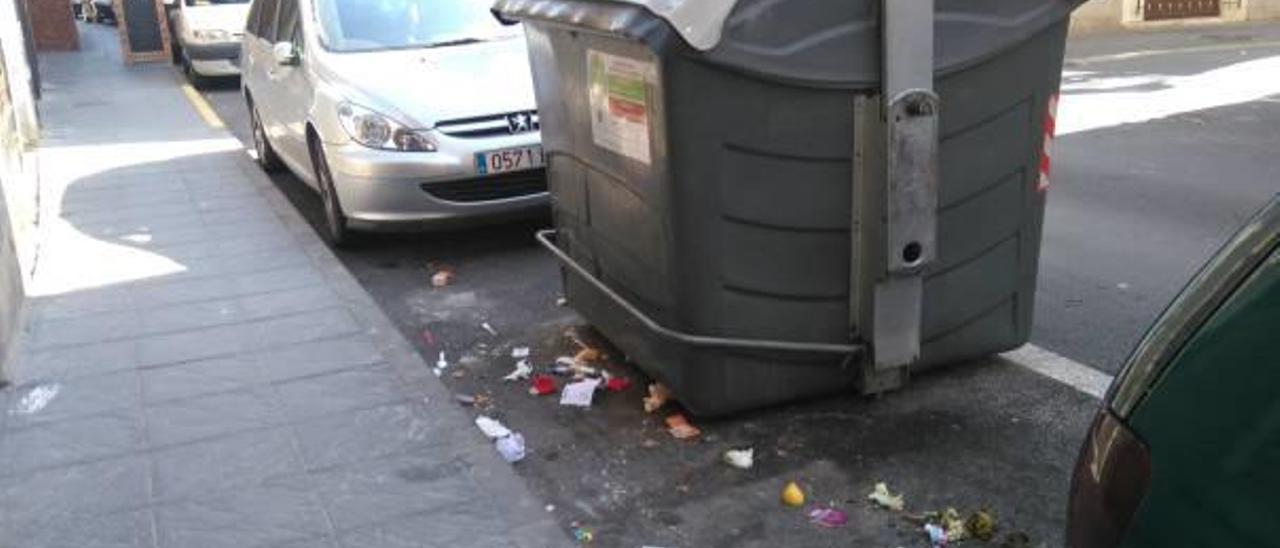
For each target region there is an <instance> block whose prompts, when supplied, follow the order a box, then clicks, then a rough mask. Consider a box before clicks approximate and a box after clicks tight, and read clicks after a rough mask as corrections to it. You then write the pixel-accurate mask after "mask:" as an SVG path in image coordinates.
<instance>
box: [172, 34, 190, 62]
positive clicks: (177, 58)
mask: <svg viewBox="0 0 1280 548" xmlns="http://www.w3.org/2000/svg"><path fill="white" fill-rule="evenodd" d="M170 43H172V44H173V48H171V49H172V50H173V64H175V65H182V64H185V62H186V61H185V59H186V58H187V56H185V55H183V54H182V44H179V43H178V40H177V38H176V37H171V38H170ZM183 68H185V67H183Z"/></svg>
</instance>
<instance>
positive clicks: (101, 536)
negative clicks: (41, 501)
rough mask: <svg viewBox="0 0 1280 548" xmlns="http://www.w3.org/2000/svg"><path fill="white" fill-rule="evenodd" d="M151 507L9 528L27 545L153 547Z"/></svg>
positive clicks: (17, 541) (30, 547)
mask: <svg viewBox="0 0 1280 548" xmlns="http://www.w3.org/2000/svg"><path fill="white" fill-rule="evenodd" d="M152 520H153V517H152V515H151V511H150V510H142V511H133V512H116V513H112V514H107V515H97V516H95V515H88V516H86V515H74V516H52V517H50V518H49V519H43V520H34V521H30V522H26V523H23V524H21V525H20V526H16V527H15V528H14V529H13V530H10V531H6V532H5V533H4V534H5V538H8V539H11V542H14V544H12V546H22V547H24V548H153V547H154V546H155V542H154V540H153V535H152V530H153V521H152Z"/></svg>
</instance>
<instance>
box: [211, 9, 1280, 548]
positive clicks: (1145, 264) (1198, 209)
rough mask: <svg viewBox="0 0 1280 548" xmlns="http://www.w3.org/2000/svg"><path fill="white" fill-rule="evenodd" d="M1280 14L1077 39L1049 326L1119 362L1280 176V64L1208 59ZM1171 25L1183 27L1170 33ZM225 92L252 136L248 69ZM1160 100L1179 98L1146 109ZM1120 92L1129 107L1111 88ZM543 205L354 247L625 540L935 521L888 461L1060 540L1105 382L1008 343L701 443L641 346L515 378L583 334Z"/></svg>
mask: <svg viewBox="0 0 1280 548" xmlns="http://www.w3.org/2000/svg"><path fill="white" fill-rule="evenodd" d="M1277 29H1280V27H1277V28H1272V27H1235V28H1229V29H1226V30H1223V29H1222V28H1218V29H1211V30H1184V31H1174V32H1164V33H1144V34H1129V35H1122V36H1113V37H1106V36H1102V37H1098V36H1094V37H1088V38H1086V39H1082V40H1077V41H1074V42H1073V43H1072V44H1071V47H1070V48H1069V50H1070V52H1071V53H1070V54H1069V58H1071V59H1072V60H1071V61H1069V62H1068V66H1067V72H1066V76H1065V77H1064V87H1063V92H1062V97H1063V106H1062V108H1061V109H1060V113H1059V119H1060V122H1059V123H1060V126H1062V127H1064V131H1063V132H1062V134H1061V135H1060V137H1059V138H1058V139H1057V140H1056V141H1055V144H1054V149H1053V162H1054V167H1053V174H1052V187H1051V189H1050V191H1049V192H1050V195H1049V196H1050V197H1049V202H1048V203H1049V206H1048V212H1047V219H1046V224H1045V231H1044V247H1043V253H1042V256H1041V268H1040V285H1039V290H1038V293H1037V299H1038V302H1037V307H1036V314H1037V317H1036V327H1035V329H1034V331H1033V337H1032V340H1033V342H1035V343H1036V344H1038V345H1040V346H1043V347H1046V348H1048V349H1051V350H1053V351H1055V352H1057V353H1060V354H1062V355H1064V356H1067V357H1069V358H1072V359H1074V360H1077V361H1080V362H1083V363H1085V364H1087V365H1090V366H1092V367H1096V368H1098V369H1100V370H1102V371H1106V372H1114V371H1115V370H1116V368H1117V367H1118V366H1119V364H1120V362H1121V360H1122V359H1123V358H1124V356H1125V354H1126V353H1127V352H1128V350H1129V348H1130V347H1131V346H1132V344H1133V343H1134V342H1135V341H1136V339H1137V338H1138V337H1139V336H1141V334H1142V332H1143V330H1144V329H1145V328H1146V327H1147V325H1149V324H1150V322H1151V321H1152V319H1153V318H1154V317H1155V316H1156V315H1157V314H1158V313H1159V312H1160V310H1161V309H1162V308H1163V307H1164V306H1165V305H1166V303H1167V302H1168V301H1169V300H1170V299H1171V298H1172V297H1173V296H1174V295H1175V294H1176V292H1177V291H1178V289H1179V288H1180V287H1181V286H1182V285H1183V284H1184V283H1185V282H1186V280H1187V279H1188V278H1189V277H1190V276H1191V274H1192V273H1194V271H1195V269H1196V268H1197V267H1198V265H1199V264H1201V263H1202V262H1203V261H1204V260H1205V259H1206V258H1207V257H1208V255H1209V254H1210V253H1212V251H1213V250H1214V249H1215V248H1216V246H1217V245H1218V244H1219V243H1220V242H1222V241H1223V240H1224V239H1225V238H1226V237H1227V236H1228V235H1229V234H1230V233H1231V232H1232V231H1234V230H1235V228H1236V227H1237V226H1238V225H1239V224H1240V223H1241V222H1242V221H1243V219H1245V218H1246V217H1247V216H1248V215H1249V214H1250V213H1251V212H1252V211H1253V210H1254V209H1256V208H1257V207H1258V206H1259V205H1260V204H1261V203H1262V202H1263V201H1264V200H1265V199H1266V198H1267V197H1269V196H1271V195H1273V194H1275V193H1276V192H1277V191H1278V190H1280V182H1278V181H1280V162H1276V161H1275V158H1274V154H1275V152H1276V143H1280V99H1277V97H1280V95H1277V94H1280V82H1276V81H1274V76H1271V77H1270V80H1271V81H1270V84H1271V85H1272V86H1273V87H1274V88H1275V89H1273V90H1271V92H1270V93H1265V89H1264V91H1263V92H1262V93H1261V94H1259V93H1253V94H1244V93H1242V94H1232V93H1222V92H1221V90H1220V92H1217V93H1210V91H1211V90H1207V89H1204V88H1203V86H1204V81H1205V80H1206V79H1207V80H1211V81H1213V82H1216V84H1215V85H1217V86H1219V88H1221V87H1222V86H1228V87H1229V86H1240V87H1241V88H1250V87H1251V86H1252V87H1255V88H1256V87H1258V85H1257V84H1258V82H1257V81H1258V80H1259V79H1261V80H1262V81H1263V82H1264V83H1266V81H1267V80H1268V77H1267V74H1268V73H1267V72H1265V71H1266V69H1267V68H1269V67H1268V66H1267V65H1265V63H1267V62H1269V61H1268V59H1272V58H1280V30H1277ZM1170 48H1173V49H1177V50H1179V51H1165V52H1163V53H1160V52H1157V53H1151V52H1150V51H1149V50H1167V49H1170ZM1133 52H1146V53H1141V54H1137V55H1134V54H1133ZM1249 62H1255V64H1256V63H1263V65H1262V66H1260V67H1259V66H1255V65H1248V63H1249ZM1240 66H1243V68H1239V67H1240ZM1232 67H1237V68H1236V69H1233V68H1232ZM1221 70H1227V72H1213V71H1221ZM1250 71H1263V72H1261V76H1258V75H1253V73H1251V72H1250ZM1241 73H1243V74H1241ZM1206 74H1207V76H1203V77H1201V78H1199V79H1197V76H1200V75H1206ZM1270 74H1275V72H1272V73H1270ZM1251 75H1252V76H1251ZM1232 78H1235V79H1232ZM1197 86H1202V87H1197ZM205 96H206V97H207V98H208V99H209V101H210V102H211V103H212V104H213V106H214V108H215V109H216V110H217V112H218V114H219V115H221V117H222V118H223V119H224V120H225V121H226V123H227V125H228V127H229V128H230V129H231V130H232V131H233V133H235V134H236V135H237V137H239V138H240V139H241V140H242V141H244V142H246V143H248V142H249V141H248V137H249V136H248V122H247V113H246V112H245V110H244V106H243V101H242V100H241V99H240V96H239V94H238V93H237V90H236V84H235V83H234V82H229V83H226V84H225V85H223V86H219V87H216V88H214V89H208V90H206V91H205ZM1151 104H1160V105H1176V106H1177V108H1174V109H1173V112H1154V113H1151V114H1150V115H1149V116H1147V117H1145V118H1143V117H1140V116H1138V117H1135V116H1132V114H1133V113H1135V112H1142V111H1143V110H1142V109H1143V108H1145V107H1144V105H1151ZM1117 105H1118V106H1119V107H1120V108H1122V112H1121V114H1123V116H1121V115H1118V114H1115V113H1112V112H1111V111H1109V110H1107V109H1109V108H1113V107H1116V106H1117ZM1125 105H1131V106H1129V107H1125ZM1133 105H1136V106H1133ZM1068 116H1070V117H1071V118H1070V119H1071V120H1072V121H1070V122H1068V121H1067V120H1066V119H1064V118H1066V117H1068ZM1126 116H1128V117H1127V118H1126ZM1120 121H1128V123H1123V124H1120V123H1118V122H1120ZM273 180H274V181H275V182H276V184H277V186H279V187H280V188H281V189H282V190H283V191H284V192H285V193H286V194H287V195H288V196H289V197H290V199H291V200H292V201H293V202H294V204H295V205H296V206H297V207H298V208H299V210H301V211H302V213H303V215H304V216H306V217H307V218H308V220H310V221H312V223H313V224H315V223H318V222H319V219H320V217H319V215H320V213H319V211H320V209H319V202H318V200H317V199H316V197H315V196H314V194H313V193H311V192H310V191H309V190H308V189H306V188H305V187H304V185H303V184H302V183H301V182H300V181H298V180H297V179H296V178H294V177H292V176H289V175H276V176H274V177H273ZM540 224H541V223H538V222H531V223H523V224H517V225H506V226H497V227H489V228H484V229H479V230H470V231H451V232H441V233H430V234H419V235H399V236H378V237H371V238H367V239H365V241H364V242H363V243H362V244H361V245H360V246H358V247H356V248H354V249H352V250H343V251H339V252H338V256H339V258H340V259H341V260H342V261H343V262H344V264H346V266H347V267H348V268H349V269H350V270H351V271H352V272H353V273H354V274H355V276H356V277H357V278H358V279H359V280H360V281H361V283H363V284H364V286H365V288H366V289H367V290H368V291H369V292H370V293H371V294H373V296H374V297H375V299H377V300H378V302H379V303H380V304H381V305H382V306H383V308H384V310H385V311H386V312H387V314H388V315H389V316H390V317H391V318H392V319H393V320H394V321H395V322H396V323H397V324H398V325H399V326H400V328H401V329H402V331H403V333H404V334H405V335H406V336H407V337H409V338H410V340H411V341H413V342H414V343H415V344H416V345H417V346H418V348H419V350H420V351H421V352H422V353H423V355H424V356H425V357H427V358H428V361H429V362H434V361H435V360H436V357H437V355H438V353H439V352H441V351H444V352H445V354H446V356H447V358H448V359H449V361H450V362H452V363H455V364H456V366H455V367H454V368H453V369H452V370H453V371H460V372H461V373H456V375H458V376H455V374H454V373H451V374H446V375H445V376H444V377H443V380H444V381H445V383H446V385H448V386H449V387H450V388H451V389H453V390H454V391H455V392H457V393H464V394H485V395H488V396H489V397H490V398H491V400H492V407H491V408H489V410H488V411H489V412H490V413H491V414H494V415H495V416H498V417H500V418H501V419H502V420H504V421H505V422H506V423H507V424H508V425H509V426H511V427H513V428H515V429H517V430H519V431H521V432H523V433H524V435H525V436H526V438H527V440H528V442H529V447H530V449H531V457H530V458H529V459H528V460H526V461H524V462H522V463H520V464H519V465H518V469H519V471H520V474H521V475H522V477H524V478H525V479H526V481H528V482H529V484H530V485H531V487H532V488H533V490H534V492H535V493H537V494H538V495H539V496H541V497H543V498H544V499H545V500H546V501H547V504H549V505H551V506H552V507H553V508H551V511H553V512H554V513H555V515H556V517H557V519H558V520H560V521H561V523H562V524H564V525H565V527H569V526H570V523H572V522H574V521H578V522H581V523H582V524H583V525H585V526H587V527H589V528H591V529H593V530H594V531H595V534H596V538H597V539H598V541H599V544H600V545H603V546H640V545H652V546H780V545H786V546H848V545H850V542H851V541H852V543H853V544H854V545H866V546H899V545H902V546H913V545H914V546H923V545H925V543H924V541H923V539H922V537H921V535H920V534H919V532H918V531H917V530H916V529H915V528H914V527H912V526H909V525H908V524H906V523H905V522H904V521H903V520H901V519H900V518H898V517H896V516H893V515H890V514H887V513H884V512H880V511H876V510H874V509H871V508H869V507H868V506H867V505H866V504H865V502H864V501H863V497H864V495H865V493H866V492H867V491H868V490H869V489H870V488H871V485H872V484H873V483H874V482H875V481H887V482H889V484H890V486H891V487H892V488H893V489H894V490H895V491H902V492H903V493H905V494H906V496H907V503H908V507H909V508H910V509H912V510H917V511H919V510H926V509H936V508H940V507H944V506H957V507H961V508H970V509H976V508H980V507H985V508H990V509H992V510H994V511H995V512H996V514H997V515H998V516H999V518H1000V522H1001V526H1002V529H1003V530H1005V531H1014V530H1016V531H1025V532H1027V533H1029V534H1030V535H1031V536H1032V538H1033V539H1035V540H1036V541H1037V542H1043V543H1045V544H1046V545H1050V546H1052V545H1060V544H1061V538H1062V537H1061V535H1062V525H1063V511H1064V510H1063V508H1064V501H1065V492H1066V486H1067V481H1068V476H1069V471H1070V466H1071V464H1072V462H1073V461H1074V458H1075V453H1076V451H1077V449H1078V447H1079V440H1080V437H1081V435H1082V433H1083V431H1084V428H1085V427H1086V426H1087V422H1088V420H1089V419H1090V415H1091V414H1092V412H1093V410H1094V409H1095V408H1096V405H1097V403H1096V400H1094V399H1092V398H1091V397H1089V396H1086V395H1084V394H1081V393H1079V392H1076V391H1075V390H1073V389H1070V388H1068V387H1066V386H1064V385H1061V384H1059V383H1057V382H1055V381H1052V380H1049V379H1047V378H1045V377H1041V376H1039V375H1037V374H1034V373H1031V372H1029V371H1027V370H1025V369H1022V368H1020V367H1018V366H1015V365H1012V364H1010V363H1008V362H1005V361H1003V360H1000V359H992V360H986V361H983V362H981V363H973V364H961V365H959V366H956V367H952V368H948V369H945V370H942V371H937V372H934V373H931V374H927V375H923V376H921V377H919V378H916V379H913V381H912V386H911V387H910V389H909V390H907V391H904V392H901V393H897V394H891V395H887V396H883V397H880V398H875V399H862V398H852V397H851V398H833V399H829V400H825V401H820V402H814V403H809V404H802V405H792V406H786V407H783V408H779V409H772V410H766V411H761V412H756V413H751V414H748V415H745V416H740V417H735V418H732V419H726V420H720V421H714V422H707V423H699V424H698V425H699V426H700V427H702V428H703V430H704V432H705V435H704V436H703V437H702V439H701V440H700V441H698V442H694V443H688V442H678V441H675V440H672V439H671V438H670V437H669V436H668V435H667V434H666V432H665V429H664V427H663V426H662V425H661V420H660V419H661V417H660V416H654V415H646V414H645V413H644V412H643V411H642V410H641V409H640V398H641V392H642V391H643V388H642V385H643V377H642V375H641V374H640V373H639V372H638V371H635V370H634V369H631V368H630V367H629V366H628V365H626V364H614V365H611V366H610V368H611V369H613V370H614V371H615V372H617V373H620V374H623V375H627V376H629V377H630V378H632V379H633V380H635V381H637V386H636V387H634V388H632V389H631V390H629V391H626V392H623V393H620V394H605V395H603V396H601V397H600V399H599V401H598V402H597V404H596V405H595V406H594V407H593V408H592V409H591V410H588V411H578V410H571V409H566V408H562V407H560V406H559V405H557V404H556V403H555V402H554V401H552V400H551V399H550V398H536V397H533V396H530V395H529V394H527V393H526V392H525V386H524V385H514V384H507V383H503V382H501V381H500V380H499V378H500V377H501V376H502V375H504V374H506V373H507V371H508V370H509V369H510V368H511V365H512V360H511V359H510V358H509V357H508V356H509V352H510V348H511V347H513V346H531V347H533V356H534V358H535V363H547V362H549V361H551V360H552V359H554V358H555V357H556V356H559V355H563V354H566V353H571V351H572V344H571V343H570V342H569V341H568V339H567V338H566V337H564V335H563V332H564V330H565V329H566V328H568V327H572V326H575V325H578V324H579V323H581V320H580V319H579V318H578V317H577V316H576V315H575V314H574V313H573V312H572V311H571V310H569V309H565V308H559V307H557V306H556V305H555V301H556V299H557V297H558V296H559V275H558V273H557V270H556V267H555V265H554V263H553V261H552V260H551V259H550V258H549V257H548V256H547V255H546V254H545V253H543V252H542V251H541V250H540V249H539V248H537V247H536V246H535V245H534V244H533V242H532V240H531V237H530V234H531V233H532V231H533V230H534V229H535V228H537V227H538V226H540ZM441 265H446V266H449V267H451V268H453V269H454V270H455V271H456V272H457V276H458V277H457V281H456V283H454V284H453V285H451V286H450V287H447V288H443V289H432V288H431V287H430V284H429V282H428V277H429V275H430V273H431V272H432V270H433V268H435V267H437V266H441ZM484 322H487V323H489V324H490V325H491V326H492V327H493V328H494V329H495V330H496V332H497V335H496V336H495V335H492V334H489V333H487V332H485V331H484V330H482V329H481V328H480V327H479V326H480V324H481V323H484ZM747 445H750V446H753V447H755V449H756V452H757V463H756V466H755V468H753V469H752V470H749V471H739V470H734V469H731V468H728V467H726V466H724V465H723V464H721V463H720V462H719V459H720V455H721V452H722V451H723V450H725V449H726V448H729V447H736V446H747ZM791 479H795V480H797V481H800V482H801V484H802V485H804V486H806V488H807V489H809V492H810V493H809V494H810V500H811V501H813V502H820V503H827V502H830V503H834V504H836V505H839V506H841V507H843V508H845V509H847V510H849V512H850V518H851V523H850V525H849V526H848V527H846V528H845V529H841V530H834V531H833V530H824V529H820V528H817V527H814V526H812V525H810V524H809V523H807V522H806V520H805V519H804V517H803V516H801V515H797V513H796V512H794V511H788V510H785V509H783V508H782V507H781V506H780V505H779V504H778V503H777V496H778V490H779V489H780V488H781V486H782V484H783V482H785V481H786V480H791ZM495 519H501V518H500V516H495Z"/></svg>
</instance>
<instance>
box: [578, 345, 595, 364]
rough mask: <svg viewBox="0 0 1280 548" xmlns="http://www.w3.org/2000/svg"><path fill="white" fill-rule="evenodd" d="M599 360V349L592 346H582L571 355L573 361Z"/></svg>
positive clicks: (582, 362) (592, 361) (587, 361)
mask: <svg viewBox="0 0 1280 548" xmlns="http://www.w3.org/2000/svg"><path fill="white" fill-rule="evenodd" d="M599 360H600V351H599V350H596V349H594V348H583V349H582V350H579V351H578V353H577V354H576V355H574V356H573V361H574V363H578V364H584V363H595V362H597V361H599Z"/></svg>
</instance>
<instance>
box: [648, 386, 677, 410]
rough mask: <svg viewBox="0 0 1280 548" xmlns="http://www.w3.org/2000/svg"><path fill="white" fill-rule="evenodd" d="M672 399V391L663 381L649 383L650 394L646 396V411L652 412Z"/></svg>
mask: <svg viewBox="0 0 1280 548" xmlns="http://www.w3.org/2000/svg"><path fill="white" fill-rule="evenodd" d="M670 399H671V391H670V390H667V387H665V386H663V385H662V383H656V382H655V383H653V384H650V385H649V395H648V396H646V397H645V398H644V412H645V413H652V412H654V411H657V410H658V409H661V408H662V406H664V405H666V404H667V400H670Z"/></svg>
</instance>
